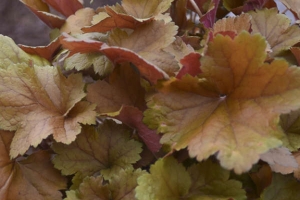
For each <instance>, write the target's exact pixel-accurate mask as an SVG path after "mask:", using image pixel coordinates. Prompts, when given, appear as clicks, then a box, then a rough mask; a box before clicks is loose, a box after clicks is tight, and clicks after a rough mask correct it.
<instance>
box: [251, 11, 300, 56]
mask: <svg viewBox="0 0 300 200" xmlns="http://www.w3.org/2000/svg"><path fill="white" fill-rule="evenodd" d="M249 14H251V16H252V20H251V24H252V26H251V29H252V32H253V33H260V34H261V35H263V36H264V37H266V40H267V41H268V43H269V44H270V46H271V49H272V53H271V55H272V56H276V55H278V54H279V53H280V52H282V51H283V50H288V49H289V48H290V47H292V46H293V45H294V44H296V43H298V42H300V28H299V26H297V25H292V26H291V25H290V19H289V18H288V17H287V16H286V15H283V14H278V10H277V9H264V10H256V11H251V12H249ZM266 24H267V26H266Z"/></svg>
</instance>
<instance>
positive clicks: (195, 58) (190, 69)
mask: <svg viewBox="0 0 300 200" xmlns="http://www.w3.org/2000/svg"><path fill="white" fill-rule="evenodd" d="M200 56H201V55H200V54H198V53H190V54H188V55H186V56H185V57H184V58H183V59H181V60H180V63H181V64H182V66H183V67H182V68H181V70H180V71H179V72H178V74H177V76H176V78H178V79H181V78H182V76H184V75H186V74H190V75H192V76H196V75H198V74H200V73H201V69H200V66H201V63H200Z"/></svg>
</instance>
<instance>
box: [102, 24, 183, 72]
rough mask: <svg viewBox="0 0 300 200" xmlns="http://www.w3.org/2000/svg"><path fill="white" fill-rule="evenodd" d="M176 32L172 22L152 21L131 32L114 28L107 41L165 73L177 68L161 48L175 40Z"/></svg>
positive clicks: (176, 64) (170, 56)
mask: <svg viewBox="0 0 300 200" xmlns="http://www.w3.org/2000/svg"><path fill="white" fill-rule="evenodd" d="M176 32H177V27H176V26H175V25H174V23H168V24H165V22H164V21H162V20H160V21H153V22H150V23H148V24H144V25H141V26H139V27H138V28H137V29H135V30H134V32H133V33H131V34H127V33H126V32H125V31H121V30H118V29H117V30H114V31H112V32H111V33H110V37H109V40H108V42H109V44H110V45H111V46H118V47H122V48H126V49H129V50H131V51H133V52H135V53H136V54H138V55H139V56H141V57H142V58H144V59H145V60H147V61H148V62H150V63H153V64H154V65H156V66H158V67H159V68H160V69H162V70H163V71H165V72H166V73H168V74H174V72H176V71H177V70H178V63H177V62H176V60H174V58H173V56H172V55H170V54H169V53H167V52H165V51H163V50H162V49H163V48H165V47H167V46H169V45H170V44H171V43H172V42H173V41H174V40H175V37H174V36H175V35H176Z"/></svg>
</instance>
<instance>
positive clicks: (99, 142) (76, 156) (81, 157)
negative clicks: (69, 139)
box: [53, 121, 142, 178]
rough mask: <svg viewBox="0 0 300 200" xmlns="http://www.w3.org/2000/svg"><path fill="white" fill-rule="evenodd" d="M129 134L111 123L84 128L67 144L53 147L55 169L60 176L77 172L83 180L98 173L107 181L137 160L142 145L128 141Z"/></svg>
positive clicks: (123, 127)
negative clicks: (58, 170) (59, 171)
mask: <svg viewBox="0 0 300 200" xmlns="http://www.w3.org/2000/svg"><path fill="white" fill-rule="evenodd" d="M130 134H131V131H130V129H128V128H127V127H125V126H124V125H120V124H116V123H115V122H113V121H105V122H104V124H102V125H100V127H98V128H96V127H92V126H86V127H84V128H83V130H82V133H81V134H80V135H78V136H77V139H76V140H75V141H74V142H73V143H71V144H70V145H65V144H61V143H55V144H54V145H53V150H54V151H55V152H56V153H57V155H56V156H55V157H54V159H53V162H54V164H55V167H56V168H57V169H60V170H61V171H62V174H64V175H71V174H75V173H77V172H80V173H81V174H82V175H83V177H84V176H87V175H93V174H94V173H95V172H99V171H100V172H101V174H102V175H103V176H104V177H105V178H109V177H111V176H112V175H113V174H114V173H117V172H118V171H119V170H120V169H126V168H128V167H131V164H133V163H135V162H136V161H138V160H139V159H140V156H139V153H141V151H142V148H141V146H142V145H141V144H140V143H138V142H137V141H134V140H133V139H130Z"/></svg>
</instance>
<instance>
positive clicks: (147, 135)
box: [108, 106, 162, 152]
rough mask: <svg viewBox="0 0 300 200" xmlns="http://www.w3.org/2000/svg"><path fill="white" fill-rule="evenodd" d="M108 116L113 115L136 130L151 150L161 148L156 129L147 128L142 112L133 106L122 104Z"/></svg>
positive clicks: (155, 150)
mask: <svg viewBox="0 0 300 200" xmlns="http://www.w3.org/2000/svg"><path fill="white" fill-rule="evenodd" d="M108 116H111V117H114V118H115V119H118V120H120V121H121V122H122V123H124V124H126V125H127V126H130V127H132V128H134V129H136V130H137V132H138V135H139V136H140V138H141V139H142V140H143V142H144V143H145V144H146V146H147V147H148V149H149V150H150V151H151V152H158V151H159V150H160V148H161V146H162V145H161V144H160V143H159V140H160V138H161V137H160V136H159V135H158V134H157V133H156V131H154V130H151V129H149V128H148V127H147V126H146V125H145V124H144V123H143V112H142V111H140V110H139V109H137V108H136V107H133V106H123V107H122V108H121V109H120V111H118V112H115V113H109V114H108Z"/></svg>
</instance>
